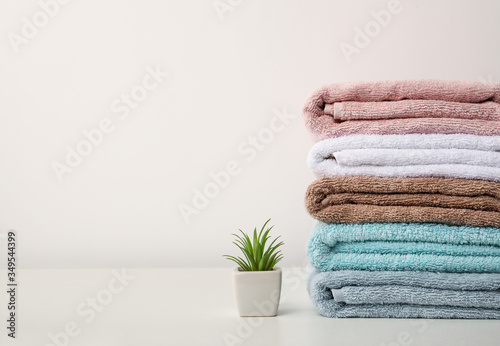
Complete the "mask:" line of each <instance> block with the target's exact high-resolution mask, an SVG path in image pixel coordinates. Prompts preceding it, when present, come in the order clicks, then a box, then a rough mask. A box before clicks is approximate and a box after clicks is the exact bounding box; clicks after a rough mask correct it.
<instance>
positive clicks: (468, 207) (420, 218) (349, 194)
mask: <svg viewBox="0 0 500 346" xmlns="http://www.w3.org/2000/svg"><path fill="white" fill-rule="evenodd" d="M305 205H306V208H307V211H308V212H309V213H310V214H311V216H312V217H314V218H315V219H317V220H320V221H323V222H325V223H334V222H335V223H365V222H407V223H412V222H432V223H444V224H449V225H471V226H492V227H500V183H497V182H492V181H486V180H468V179H450V178H379V177H333V178H322V179H318V180H316V181H314V182H313V183H312V184H311V185H309V187H308V188H307V192H306V196H305Z"/></svg>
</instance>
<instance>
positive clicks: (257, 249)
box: [224, 219, 284, 317]
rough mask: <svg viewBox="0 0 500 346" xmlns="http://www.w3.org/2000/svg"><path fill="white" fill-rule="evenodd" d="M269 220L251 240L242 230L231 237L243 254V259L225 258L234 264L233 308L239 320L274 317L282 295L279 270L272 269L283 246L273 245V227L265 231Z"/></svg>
mask: <svg viewBox="0 0 500 346" xmlns="http://www.w3.org/2000/svg"><path fill="white" fill-rule="evenodd" d="M270 220H271V219H269V220H267V221H266V223H265V224H264V226H262V229H261V230H260V232H259V233H258V234H257V228H255V229H254V231H253V238H252V239H253V240H251V238H250V237H249V236H248V235H247V234H246V233H245V232H243V231H242V230H241V229H240V230H239V231H240V232H241V235H238V234H234V233H233V235H234V236H235V237H236V240H235V241H234V242H233V244H235V245H236V246H237V247H238V248H239V249H240V250H241V252H243V255H244V256H245V258H241V257H234V256H229V255H224V257H226V258H227V259H229V260H231V261H233V262H235V263H236V264H237V265H238V267H235V268H233V289H234V295H235V298H236V305H237V306H238V311H239V313H240V316H242V317H253V316H276V314H277V312H278V305H279V301H280V295H281V268H278V267H275V266H276V264H277V263H278V262H279V261H281V259H282V258H283V255H282V254H281V250H280V249H279V247H280V246H282V245H283V244H284V243H283V242H282V241H280V242H279V243H276V241H277V240H278V239H279V236H278V237H277V238H275V239H274V240H273V241H272V242H270V243H269V242H268V240H269V238H270V237H269V232H270V231H271V229H272V228H273V226H271V227H269V228H267V229H266V230H264V229H265V228H266V226H267V224H268V223H269V221H270ZM266 244H267V248H266Z"/></svg>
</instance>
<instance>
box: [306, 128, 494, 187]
mask: <svg viewBox="0 0 500 346" xmlns="http://www.w3.org/2000/svg"><path fill="white" fill-rule="evenodd" d="M307 163H308V166H309V168H310V169H311V170H312V171H313V172H314V173H315V174H316V175H318V176H321V177H332V176H346V175H365V176H379V177H450V178H466V179H485V180H493V181H500V136H476V135H463V134H452V135H446V134H407V135H352V136H345V137H338V138H329V139H326V140H323V141H321V142H318V143H316V144H315V145H314V146H313V147H312V149H311V151H310V152H309V157H308V160H307Z"/></svg>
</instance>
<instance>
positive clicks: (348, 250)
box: [307, 221, 500, 273]
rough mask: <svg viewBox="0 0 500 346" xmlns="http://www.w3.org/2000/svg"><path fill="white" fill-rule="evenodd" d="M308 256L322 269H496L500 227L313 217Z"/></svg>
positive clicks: (498, 269)
mask: <svg viewBox="0 0 500 346" xmlns="http://www.w3.org/2000/svg"><path fill="white" fill-rule="evenodd" d="M307 256H308V258H309V261H310V263H311V264H312V265H313V266H314V267H315V268H316V269H318V270H320V271H330V270H420V271H433V272H478V273H479V272H500V229H498V228H492V227H472V226H447V225H444V224H432V223H425V224H424V223H423V224H419V223H410V224H405V223H366V224H325V223H322V222H318V221H316V224H315V226H314V228H313V231H312V234H311V237H310V239H309V242H308V245H307Z"/></svg>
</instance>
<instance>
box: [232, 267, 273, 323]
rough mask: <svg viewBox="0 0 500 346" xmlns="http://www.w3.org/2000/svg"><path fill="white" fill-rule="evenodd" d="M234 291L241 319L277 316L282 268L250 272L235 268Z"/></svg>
mask: <svg viewBox="0 0 500 346" xmlns="http://www.w3.org/2000/svg"><path fill="white" fill-rule="evenodd" d="M233 289H234V296H235V298H236V305H237V306H238V311H239V313H240V316H241V317H254V316H276V314H277V313H278V306H279V303H280V296H281V268H274V270H269V271H249V272H247V271H243V270H241V269H240V268H239V267H236V268H233Z"/></svg>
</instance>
